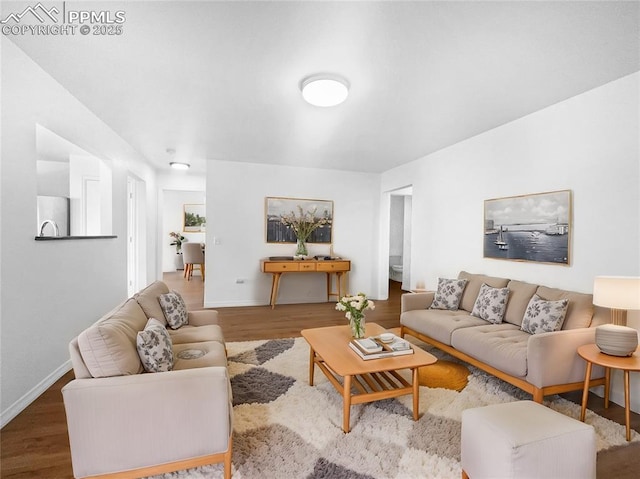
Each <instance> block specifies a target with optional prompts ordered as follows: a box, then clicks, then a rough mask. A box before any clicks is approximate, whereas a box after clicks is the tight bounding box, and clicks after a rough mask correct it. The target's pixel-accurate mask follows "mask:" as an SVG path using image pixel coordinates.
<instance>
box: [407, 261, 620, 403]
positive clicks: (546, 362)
mask: <svg viewBox="0 0 640 479" xmlns="http://www.w3.org/2000/svg"><path fill="white" fill-rule="evenodd" d="M458 279H464V280H466V281H467V283H466V286H465V287H464V290H463V293H462V297H461V299H460V303H459V306H458V309H457V310H446V309H430V306H431V305H432V302H433V300H434V295H435V292H421V293H407V294H404V295H403V296H402V302H401V315H400V323H401V335H402V336H405V335H411V336H414V337H416V338H419V339H421V340H422V341H424V342H426V343H429V344H432V345H434V346H436V347H437V348H439V349H441V350H442V351H445V352H447V353H449V354H451V355H452V356H455V357H457V358H460V359H462V360H463V361H465V362H467V363H469V364H472V365H474V366H476V367H478V368H480V369H482V370H484V371H486V372H488V373H490V374H493V375H495V376H497V377H499V378H500V379H502V380H504V381H506V382H508V383H511V384H513V385H514V386H517V387H519V388H520V389H522V390H524V391H526V392H528V393H530V394H532V395H533V399H534V401H536V402H542V400H543V397H544V396H545V395H549V394H557V393H561V392H567V391H573V390H580V389H582V387H583V384H584V375H585V370H586V364H585V362H584V360H582V359H581V358H580V357H579V356H578V354H577V352H576V350H577V348H578V346H581V345H583V344H588V343H594V342H595V326H598V325H600V324H604V323H606V322H607V320H608V312H607V311H606V310H603V309H602V308H598V307H594V305H593V302H592V295H590V294H583V293H576V292H571V291H565V290H561V289H554V288H548V287H546V286H540V285H536V284H530V283H526V282H523V281H518V280H511V279H507V278H498V277H491V276H486V275H482V274H471V273H467V272H465V271H462V272H461V273H460V274H459V276H458ZM483 283H484V284H486V285H488V286H490V287H492V288H508V290H509V292H508V300H507V303H506V310H505V311H504V317H503V320H502V322H501V323H499V324H493V323H490V322H488V321H485V320H484V319H480V318H479V317H476V316H472V315H471V312H472V311H473V308H474V304H475V302H476V299H477V297H478V293H479V292H480V288H481V287H482V285H483ZM534 294H537V295H538V296H539V297H540V298H542V299H545V300H550V301H556V300H563V299H567V300H568V307H567V309H566V315H565V319H564V322H563V323H562V328H561V329H560V330H558V331H551V332H540V333H536V334H530V333H529V332H525V331H523V330H521V325H522V322H523V318H524V316H525V311H526V309H527V306H528V304H529V301H530V300H531V298H532V297H533V296H534ZM591 377H592V382H591V384H592V385H598V384H604V370H603V369H602V368H595V367H594V368H593V371H592V376H591Z"/></svg>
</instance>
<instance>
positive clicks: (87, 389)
mask: <svg viewBox="0 0 640 479" xmlns="http://www.w3.org/2000/svg"><path fill="white" fill-rule="evenodd" d="M62 395H63V399H64V406H65V411H66V414H67V425H68V431H69V441H70V444H71V459H72V464H73V472H74V476H75V477H85V476H92V475H98V474H104V473H107V472H116V471H123V470H128V469H136V468H141V467H147V466H151V465H156V464H162V463H166V462H172V461H178V460H183V459H190V458H194V457H198V456H204V455H209V454H215V453H220V452H224V451H226V450H227V449H228V448H229V437H230V434H231V430H232V424H231V420H232V404H231V398H230V396H229V377H228V374H227V370H226V368H224V367H206V368H197V369H185V370H178V371H169V372H162V373H148V374H136V375H131V376H117V377H110V378H91V379H75V380H73V381H71V382H70V383H69V384H67V385H66V386H64V388H63V389H62Z"/></svg>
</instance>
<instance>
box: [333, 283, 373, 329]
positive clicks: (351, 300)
mask: <svg viewBox="0 0 640 479" xmlns="http://www.w3.org/2000/svg"><path fill="white" fill-rule="evenodd" d="M336 309H337V310H338V311H344V312H345V314H344V315H345V317H346V318H347V319H348V320H349V327H350V328H351V336H353V337H354V338H364V337H365V314H364V312H365V311H366V310H367V309H370V310H373V309H375V304H373V301H371V300H369V299H367V295H366V294H364V293H358V294H356V295H355V296H349V295H347V296H344V297H343V298H341V299H340V301H338V302H337V303H336Z"/></svg>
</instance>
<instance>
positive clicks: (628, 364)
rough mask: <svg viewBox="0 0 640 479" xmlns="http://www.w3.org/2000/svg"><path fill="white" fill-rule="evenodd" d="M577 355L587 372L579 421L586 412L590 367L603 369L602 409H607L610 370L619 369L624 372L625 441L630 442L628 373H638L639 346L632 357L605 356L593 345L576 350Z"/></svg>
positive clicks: (639, 362)
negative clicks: (584, 362)
mask: <svg viewBox="0 0 640 479" xmlns="http://www.w3.org/2000/svg"><path fill="white" fill-rule="evenodd" d="M578 355H579V356H580V357H581V358H582V359H584V360H585V361H586V362H587V371H586V373H585V377H584V389H583V391H582V409H581V410H580V420H581V421H583V422H584V415H585V412H586V410H587V398H588V396H589V381H590V379H591V367H592V366H593V365H594V364H596V365H598V366H602V367H604V374H605V381H604V407H605V408H608V407H609V385H610V383H611V369H620V370H621V371H623V372H624V418H625V422H626V425H627V441H630V440H631V426H630V422H631V421H630V419H631V418H630V411H631V408H630V407H629V373H630V372H631V371H640V346H638V348H636V351H635V352H634V353H633V355H632V356H611V355H609V354H605V353H603V352H602V351H600V349H599V348H598V346H596V345H595V344H585V345H583V346H580V347H579V348H578Z"/></svg>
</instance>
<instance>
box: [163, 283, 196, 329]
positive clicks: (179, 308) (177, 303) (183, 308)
mask: <svg viewBox="0 0 640 479" xmlns="http://www.w3.org/2000/svg"><path fill="white" fill-rule="evenodd" d="M158 301H160V307H161V308H162V312H163V313H164V317H165V318H166V320H167V324H168V325H169V327H170V328H171V329H178V328H179V327H180V326H184V325H185V324H188V322H189V313H188V312H187V305H186V304H185V302H184V299H182V296H180V293H178V292H177V291H170V292H168V293H165V294H161V295H160V296H159V297H158Z"/></svg>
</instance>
